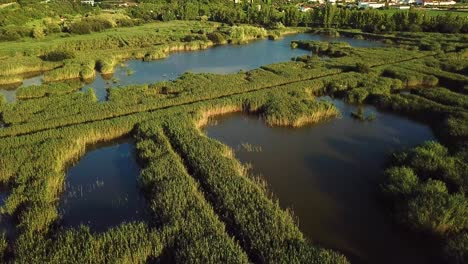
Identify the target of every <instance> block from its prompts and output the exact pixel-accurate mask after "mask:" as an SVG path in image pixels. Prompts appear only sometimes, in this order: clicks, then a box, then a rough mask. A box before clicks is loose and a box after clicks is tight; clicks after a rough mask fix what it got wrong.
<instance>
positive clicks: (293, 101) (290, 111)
mask: <svg viewBox="0 0 468 264" xmlns="http://www.w3.org/2000/svg"><path fill="white" fill-rule="evenodd" d="M269 97H270V98H271V99H269V100H268V101H267V102H266V103H265V105H263V107H262V108H261V109H260V110H259V111H260V112H261V115H262V116H263V118H264V119H265V122H266V123H267V124H268V125H270V126H293V127H299V126H303V125H306V124H313V123H317V122H320V121H323V120H326V119H329V118H332V117H336V116H338V115H339V110H338V109H337V108H336V107H335V106H334V105H333V104H331V103H328V102H324V101H317V100H315V99H314V98H313V97H312V98H311V96H310V95H307V94H305V92H303V93H297V92H296V93H293V92H290V93H280V94H274V95H270V96H269Z"/></svg>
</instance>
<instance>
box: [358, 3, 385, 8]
mask: <svg viewBox="0 0 468 264" xmlns="http://www.w3.org/2000/svg"><path fill="white" fill-rule="evenodd" d="M384 6H385V2H366V1H359V2H358V8H380V7H384Z"/></svg>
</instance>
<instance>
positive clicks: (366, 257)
mask: <svg viewBox="0 0 468 264" xmlns="http://www.w3.org/2000/svg"><path fill="white" fill-rule="evenodd" d="M323 99H325V100H328V101H332V102H333V103H335V105H337V107H338V108H339V109H340V110H341V112H342V118H340V119H335V120H331V121H328V122H323V123H320V124H316V125H313V126H308V127H303V128H299V129H292V128H271V127H268V126H266V125H265V124H264V123H263V121H262V120H260V119H259V118H258V117H255V116H246V115H242V114H232V115H226V116H222V117H218V118H216V120H215V123H217V125H213V126H208V127H206V128H205V131H206V133H207V135H208V136H210V137H212V138H215V139H217V140H220V141H221V142H223V143H225V144H227V145H229V146H230V147H232V148H233V149H235V150H236V157H237V158H238V159H239V160H240V161H241V162H243V163H250V164H252V165H253V169H252V170H253V171H252V173H254V174H257V175H258V174H261V175H263V177H264V178H265V179H266V181H267V182H268V184H269V185H270V188H271V190H272V191H273V193H274V194H275V195H276V196H277V197H278V198H279V201H280V204H281V206H282V207H283V208H292V209H293V211H294V215H295V216H297V217H298V219H299V226H300V229H301V230H302V231H303V232H304V234H305V235H306V236H307V237H308V238H309V239H310V240H311V241H313V242H314V243H318V244H321V245H323V246H325V247H328V248H333V249H337V250H339V251H341V252H343V253H344V254H346V255H347V256H348V257H349V259H350V260H351V262H352V263H388V264H393V263H440V262H438V261H437V260H436V259H437V257H438V256H436V253H434V252H436V251H435V250H433V248H434V245H432V243H431V242H427V240H425V239H424V238H422V237H418V236H417V235H415V234H412V233H410V232H407V231H405V230H402V228H401V227H399V226H397V225H396V224H395V223H394V222H393V221H392V217H391V216H390V215H389V213H388V211H386V209H385V208H384V206H383V204H382V203H381V201H379V198H378V197H379V196H378V193H379V184H380V183H381V182H382V178H383V176H382V170H383V166H384V164H385V161H386V159H387V158H388V155H389V154H390V153H392V152H393V151H397V150H402V149H405V148H407V147H411V146H415V145H418V144H421V143H423V142H424V141H427V140H432V139H434V135H433V133H432V131H431V129H430V128H429V127H428V126H425V125H422V124H420V123H417V122H415V121H412V120H409V119H407V118H404V117H401V116H397V115H394V114H390V113H386V112H380V111H378V110H377V109H375V108H374V107H370V106H365V107H364V111H365V112H368V113H369V112H373V113H374V114H375V116H376V119H375V120H374V121H372V122H369V121H367V122H363V121H359V120H356V119H353V118H352V117H351V112H353V111H356V106H353V105H349V104H345V103H344V102H342V101H340V100H335V99H331V98H329V97H325V98H323ZM246 142H248V143H250V144H252V145H255V146H259V148H261V149H262V151H261V152H252V151H246V150H245V149H243V148H238V146H239V145H241V144H245V143H246Z"/></svg>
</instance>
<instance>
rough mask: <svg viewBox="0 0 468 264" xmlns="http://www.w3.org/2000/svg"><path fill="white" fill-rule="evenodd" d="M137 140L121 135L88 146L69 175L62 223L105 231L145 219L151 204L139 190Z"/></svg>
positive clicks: (62, 205)
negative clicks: (111, 139)
mask: <svg viewBox="0 0 468 264" xmlns="http://www.w3.org/2000/svg"><path fill="white" fill-rule="evenodd" d="M139 174H140V167H139V166H138V164H137V161H136V154H135V142H134V140H131V139H121V140H117V141H113V142H110V143H101V144H97V145H95V146H93V147H92V149H90V150H88V152H87V153H86V155H85V156H83V157H82V158H81V159H80V160H79V161H78V163H77V164H75V165H74V166H73V167H71V168H70V169H69V170H68V172H67V175H66V187H65V188H66V190H65V194H64V195H63V198H62V201H61V204H60V209H59V210H60V212H61V214H62V218H61V225H62V226H64V227H77V226H79V225H80V224H85V225H88V226H89V227H90V228H91V229H92V230H93V231H98V232H99V231H105V230H106V229H107V228H109V227H111V226H116V225H119V224H120V223H122V222H129V221H139V220H145V219H147V217H148V212H147V204H146V201H145V199H144V197H143V195H142V193H141V192H140V190H139V187H138V183H137V177H138V175H139Z"/></svg>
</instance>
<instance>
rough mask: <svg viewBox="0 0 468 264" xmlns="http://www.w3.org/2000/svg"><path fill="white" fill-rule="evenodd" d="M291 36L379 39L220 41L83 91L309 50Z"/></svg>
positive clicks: (359, 43)
mask: <svg viewBox="0 0 468 264" xmlns="http://www.w3.org/2000/svg"><path fill="white" fill-rule="evenodd" d="M292 40H318V41H344V42H347V43H349V44H350V45H351V46H353V47H381V46H383V44H382V43H380V42H373V41H368V40H358V39H353V38H347V37H338V38H332V37H326V36H322V35H316V34H309V33H303V34H294V35H288V36H285V37H284V38H283V39H280V40H275V41H272V40H266V39H262V40H257V41H253V42H250V43H248V44H245V45H222V46H217V47H213V48H210V49H207V50H201V51H189V52H178V53H174V54H171V55H170V56H169V57H168V58H166V59H164V60H157V61H152V62H143V61H141V60H130V61H127V62H126V63H124V66H117V68H116V69H115V73H114V74H113V76H112V77H111V78H110V79H108V80H105V79H104V78H103V76H101V75H98V76H97V77H96V79H95V80H94V81H92V82H91V83H89V84H86V85H85V86H84V87H83V89H82V90H83V91H85V90H87V89H94V90H95V92H96V96H97V97H98V99H99V100H100V101H104V100H106V98H107V89H108V88H109V87H115V86H125V85H129V84H145V83H154V82H157V81H163V80H174V79H176V78H177V77H178V76H180V75H181V74H183V73H184V72H187V71H190V72H209V73H221V74H224V73H234V72H238V71H239V70H251V69H255V68H258V67H260V66H263V65H267V64H272V63H277V62H283V61H288V60H290V59H291V58H292V57H297V56H301V55H305V54H309V53H310V52H309V51H306V50H301V49H291V47H290V44H291V41H292ZM40 79H41V77H40V76H35V77H33V78H31V79H28V80H26V81H24V82H23V85H32V84H40ZM0 94H3V95H4V96H5V97H6V98H7V101H8V102H12V101H14V100H15V97H16V96H15V94H16V92H15V90H4V89H1V88H0Z"/></svg>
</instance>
